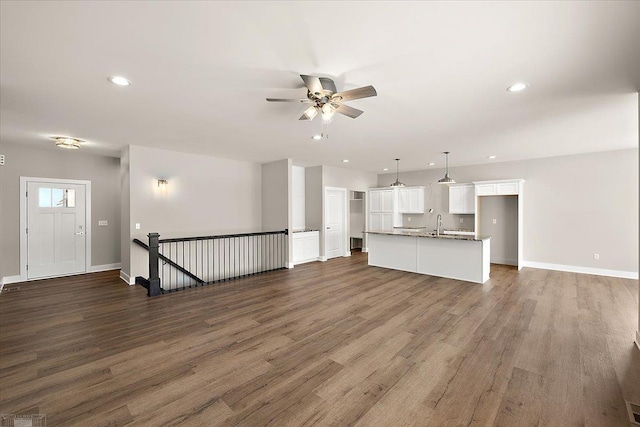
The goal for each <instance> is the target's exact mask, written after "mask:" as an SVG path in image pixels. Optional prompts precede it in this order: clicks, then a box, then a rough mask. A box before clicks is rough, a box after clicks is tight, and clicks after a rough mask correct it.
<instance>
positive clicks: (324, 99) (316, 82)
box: [267, 74, 378, 123]
mask: <svg viewBox="0 0 640 427" xmlns="http://www.w3.org/2000/svg"><path fill="white" fill-rule="evenodd" d="M300 77H302V80H303V81H304V84H305V86H306V87H307V97H306V98H302V99H282V98H267V101H269V102H300V103H302V104H312V105H311V106H310V107H309V108H307V109H306V110H305V111H304V113H303V114H302V116H300V119H299V120H313V118H314V117H315V116H317V115H318V113H320V114H321V116H322V120H323V122H325V123H329V122H331V120H332V119H333V115H334V114H335V113H340V114H344V115H345V116H347V117H351V118H352V119H355V118H356V117H358V116H360V114H362V113H363V111H362V110H358V109H357V108H353V107H349V106H348V105H345V104H343V102H344V101H352V100H354V99H360V98H368V97H370V96H376V95H378V93H377V92H376V89H375V88H374V87H373V86H371V85H369V86H364V87H359V88H357V89H351V90H346V91H344V92H338V91H337V90H336V84H335V83H334V82H333V80H331V79H330V78H327V77H316V76H307V75H304V74H301V75H300Z"/></svg>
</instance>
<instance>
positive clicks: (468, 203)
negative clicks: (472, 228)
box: [449, 184, 476, 214]
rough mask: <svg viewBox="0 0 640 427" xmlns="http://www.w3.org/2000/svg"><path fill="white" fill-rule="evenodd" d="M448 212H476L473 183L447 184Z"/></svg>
mask: <svg viewBox="0 0 640 427" xmlns="http://www.w3.org/2000/svg"><path fill="white" fill-rule="evenodd" d="M449 213H451V214H475V213H476V186H475V185H473V184H451V185H449Z"/></svg>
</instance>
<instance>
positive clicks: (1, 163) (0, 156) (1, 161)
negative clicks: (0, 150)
mask: <svg viewBox="0 0 640 427" xmlns="http://www.w3.org/2000/svg"><path fill="white" fill-rule="evenodd" d="M0 166H4V154H0Z"/></svg>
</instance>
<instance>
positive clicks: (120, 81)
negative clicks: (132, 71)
mask: <svg viewBox="0 0 640 427" xmlns="http://www.w3.org/2000/svg"><path fill="white" fill-rule="evenodd" d="M109 81H110V82H111V83H113V84H116V85H118V86H129V85H130V84H131V82H130V81H129V80H127V79H125V78H124V77H122V76H111V77H109Z"/></svg>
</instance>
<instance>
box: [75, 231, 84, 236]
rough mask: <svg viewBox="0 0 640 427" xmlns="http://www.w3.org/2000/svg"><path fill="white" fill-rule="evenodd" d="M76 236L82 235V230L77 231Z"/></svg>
mask: <svg viewBox="0 0 640 427" xmlns="http://www.w3.org/2000/svg"><path fill="white" fill-rule="evenodd" d="M76 236H84V231H78V232H77V233H76Z"/></svg>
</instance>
